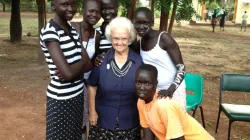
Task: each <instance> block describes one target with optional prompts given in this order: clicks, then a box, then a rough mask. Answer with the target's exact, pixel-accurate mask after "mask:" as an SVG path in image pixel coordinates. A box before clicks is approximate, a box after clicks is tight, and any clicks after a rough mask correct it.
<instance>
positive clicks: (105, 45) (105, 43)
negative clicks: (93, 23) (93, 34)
mask: <svg viewBox="0 0 250 140" xmlns="http://www.w3.org/2000/svg"><path fill="white" fill-rule="evenodd" d="M96 30H97V31H98V32H99V33H100V34H101V39H100V44H99V49H100V51H99V52H100V53H103V52H105V53H106V52H107V51H108V50H109V49H110V48H112V43H111V42H110V41H109V40H107V38H106V36H105V34H103V33H102V30H101V27H98V28H96Z"/></svg>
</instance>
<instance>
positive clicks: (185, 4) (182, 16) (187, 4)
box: [176, 0, 196, 21]
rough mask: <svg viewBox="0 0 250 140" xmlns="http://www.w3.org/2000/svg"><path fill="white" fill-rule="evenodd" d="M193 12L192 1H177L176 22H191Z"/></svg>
mask: <svg viewBox="0 0 250 140" xmlns="http://www.w3.org/2000/svg"><path fill="white" fill-rule="evenodd" d="M195 13H196V12H195V10H194V8H193V7H192V0H182V1H179V6H178V8H177V11H176V20H177V21H178V20H191V19H192V16H193V15H194V14H195Z"/></svg>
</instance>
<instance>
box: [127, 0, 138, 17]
mask: <svg viewBox="0 0 250 140" xmlns="http://www.w3.org/2000/svg"><path fill="white" fill-rule="evenodd" d="M136 3H137V0H130V2H129V7H128V12H127V18H128V19H131V20H132V18H133V16H134V13H135V10H136Z"/></svg>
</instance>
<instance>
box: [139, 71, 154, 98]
mask: <svg viewBox="0 0 250 140" xmlns="http://www.w3.org/2000/svg"><path fill="white" fill-rule="evenodd" d="M156 85H157V79H156V78H154V76H153V74H152V72H150V71H148V70H143V69H142V70H140V69H139V70H137V72H136V78H135V88H136V94H137V95H138V97H139V98H140V99H142V100H144V101H145V102H146V103H149V102H151V101H152V100H153V98H154V94H155V91H156Z"/></svg>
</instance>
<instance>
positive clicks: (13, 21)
mask: <svg viewBox="0 0 250 140" xmlns="http://www.w3.org/2000/svg"><path fill="white" fill-rule="evenodd" d="M21 40H22V23H21V16H20V0H12V2H11V18H10V41H11V42H19V41H21Z"/></svg>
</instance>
